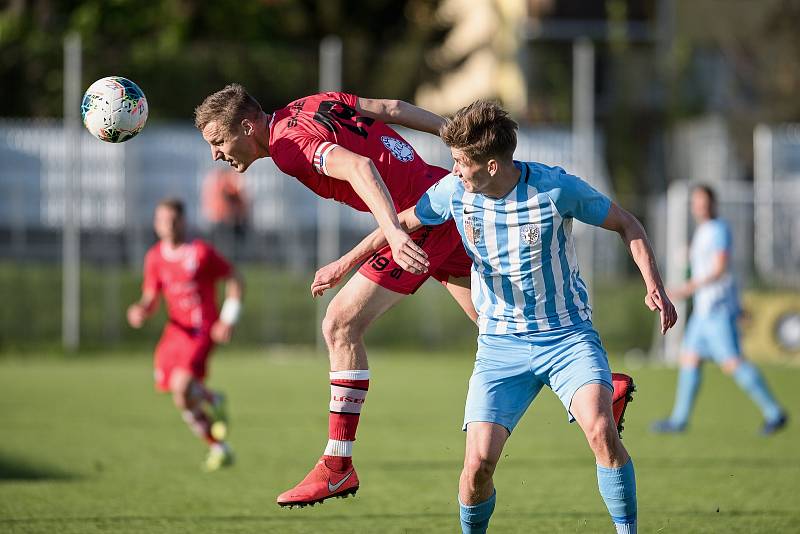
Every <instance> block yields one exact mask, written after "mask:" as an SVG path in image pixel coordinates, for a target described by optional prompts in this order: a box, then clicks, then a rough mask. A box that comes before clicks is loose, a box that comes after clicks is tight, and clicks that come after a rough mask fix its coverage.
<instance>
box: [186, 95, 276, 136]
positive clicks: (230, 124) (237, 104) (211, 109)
mask: <svg viewBox="0 0 800 534" xmlns="http://www.w3.org/2000/svg"><path fill="white" fill-rule="evenodd" d="M261 113H263V111H262V110H261V105H260V104H259V103H258V101H257V100H256V99H255V98H253V97H252V96H250V94H249V93H248V92H247V90H246V89H245V88H244V87H243V86H241V85H240V84H238V83H232V84H229V85H226V86H225V87H223V88H222V89H220V90H219V91H217V92H216V93H212V94H210V95H208V96H207V97H206V99H205V100H203V103H202V104H200V105H199V106H197V107H196V108H195V109H194V125H195V126H197V129H198V130H200V131H203V129H204V128H205V127H206V126H207V125H208V123H209V122H211V121H216V122H217V123H219V125H220V126H221V127H222V128H223V129H224V130H226V131H228V132H230V131H233V128H234V125H236V124H238V123H240V122H241V121H242V119H251V120H256V119H257V118H258V117H259V116H260V115H261Z"/></svg>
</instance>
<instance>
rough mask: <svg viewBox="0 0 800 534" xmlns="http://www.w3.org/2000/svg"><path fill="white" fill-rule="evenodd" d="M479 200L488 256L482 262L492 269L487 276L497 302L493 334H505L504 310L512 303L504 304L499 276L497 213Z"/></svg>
mask: <svg viewBox="0 0 800 534" xmlns="http://www.w3.org/2000/svg"><path fill="white" fill-rule="evenodd" d="M481 200H482V201H483V204H484V206H483V207H484V210H483V213H482V214H483V221H484V223H483V234H484V238H483V242H484V246H485V248H486V252H487V254H488V257H486V258H484V261H486V262H487V263H488V264H489V265H490V266H491V267H492V271H491V273H488V274H490V278H491V283H492V292H493V293H494V296H495V299H496V300H497V304H495V305H494V313H492V317H494V318H495V331H494V332H493V333H494V334H505V333H506V332H508V321H506V320H505V319H504V317H505V313H506V308H508V306H509V304H511V305H513V303H508V302H506V300H505V294H504V292H503V277H502V276H501V275H500V273H502V272H503V266H502V264H501V263H500V253H499V244H500V242H499V241H498V235H497V226H496V225H495V221H496V219H497V213H496V212H495V211H494V210H493V209H485V207H486V206H485V204H486V203H487V202H489V201H488V200H487V199H486V198H485V197H484V198H482V199H481ZM500 237H502V236H500Z"/></svg>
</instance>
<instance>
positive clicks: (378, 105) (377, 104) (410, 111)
mask: <svg viewBox="0 0 800 534" xmlns="http://www.w3.org/2000/svg"><path fill="white" fill-rule="evenodd" d="M358 111H359V113H361V114H362V115H365V116H367V117H371V118H373V119H376V120H379V121H381V122H384V123H386V124H399V125H400V126H405V127H406V128H411V129H412V130H419V131H420V132H427V133H430V134H433V135H439V129H440V128H441V127H442V125H443V124H444V118H443V117H440V116H439V115H437V114H436V113H432V112H430V111H428V110H426V109H422V108H421V107H417V106H415V105H413V104H409V103H408V102H404V101H402V100H386V99H381V98H359V99H358Z"/></svg>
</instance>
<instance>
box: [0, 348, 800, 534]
mask: <svg viewBox="0 0 800 534" xmlns="http://www.w3.org/2000/svg"><path fill="white" fill-rule="evenodd" d="M471 360H472V355H471V354H470V353H467V352H465V353H463V354H459V355H453V354H450V355H439V354H426V355H424V356H422V355H415V354H402V353H396V352H395V353H386V352H384V353H375V354H373V357H372V367H373V380H372V389H371V391H370V394H369V398H368V402H367V404H366V406H365V412H364V416H363V417H362V425H361V429H360V431H359V439H358V442H357V443H356V460H357V461H356V466H357V468H358V472H359V476H360V478H361V482H362V488H361V489H360V491H359V493H358V495H357V497H356V498H355V499H347V500H335V501H333V502H328V503H325V504H324V505H323V506H316V507H314V508H306V509H294V510H283V509H280V508H279V507H278V506H277V505H276V504H275V497H276V495H277V494H278V493H280V492H281V491H283V490H285V489H287V488H288V487H289V486H291V485H293V484H294V483H296V482H297V481H298V480H299V479H300V478H301V477H302V476H304V475H305V473H306V471H307V470H308V469H309V468H310V467H311V466H312V465H313V463H314V462H315V460H316V459H317V457H318V456H319V454H320V453H321V451H322V448H323V446H324V442H325V438H326V434H325V432H326V428H327V422H326V421H327V407H326V406H327V399H328V389H327V380H326V371H327V365H326V362H325V361H324V360H323V359H322V358H315V357H312V356H310V355H308V354H297V353H291V352H270V353H234V352H232V351H221V352H220V353H219V354H217V357H216V360H215V362H214V368H213V373H212V377H213V380H212V385H215V386H218V387H220V388H223V389H225V390H226V391H227V392H228V395H229V398H230V401H231V411H232V416H233V424H234V426H233V428H232V443H233V445H234V447H235V449H236V452H237V454H238V463H237V465H235V466H234V467H233V468H231V469H230V470H227V471H224V472H220V473H214V474H210V475H208V474H203V473H202V472H200V470H199V464H200V461H201V459H202V456H203V454H204V448H203V446H202V445H201V444H200V443H199V442H198V441H196V439H195V438H194V437H193V436H192V435H191V434H190V433H189V431H188V430H187V429H186V428H185V427H184V425H183V423H182V422H181V420H180V417H179V415H178V414H177V413H176V412H175V410H174V409H173V408H172V407H171V405H170V401H169V399H168V398H166V397H165V396H161V395H157V394H156V393H154V392H153V390H152V386H151V378H150V375H151V368H150V355H149V354H147V353H140V354H135V355H130V356H125V357H122V356H118V357H107V358H102V359H101V358H78V359H75V360H65V359H48V358H34V359H30V358H28V359H22V358H15V357H9V358H5V359H3V360H0V392H2V395H0V418H1V419H0V420H1V421H2V428H3V432H2V439H0V531H1V532H47V533H50V532H59V533H81V534H85V533H92V532H114V533H123V532H165V533H177V532H187V533H188V532H192V533H195V532H220V533H227V532H279V533H295V532H298V533H299V532H321V531H326V532H333V531H336V532H359V533H360V532H365V533H376V532H379V533H382V534H383V533H386V534H388V533H401V532H419V533H431V532H456V531H457V508H456V500H455V497H456V485H457V479H458V474H459V471H460V464H461V457H462V454H463V445H464V444H463V441H464V436H463V434H462V433H461V432H460V430H459V425H460V422H461V416H462V410H463V402H464V394H465V389H466V381H467V378H468V376H469V373H470V370H471ZM765 371H766V374H767V377H768V380H769V382H770V383H771V385H772V386H773V388H774V390H775V391H776V392H777V394H778V395H779V397H780V398H781V399H782V401H783V402H784V403H785V404H786V405H787V406H789V407H795V409H796V407H797V406H800V390H798V388H797V387H796V384H797V383H798V381H799V380H800V370H798V369H786V368H777V367H774V368H766V369H765ZM633 374H634V375H635V377H636V380H637V383H638V385H639V392H638V394H637V396H636V401H635V403H634V404H633V405H632V406H631V408H630V410H629V412H628V416H627V419H628V420H627V424H626V431H625V444H626V445H627V447H628V448H629V450H630V451H631V453H632V455H633V457H634V461H635V464H636V469H637V478H638V489H639V493H638V497H639V515H640V531H641V532H676V533H678V532H681V533H682V532H726V533H728V532H742V533H744V532H747V533H752V532H770V533H772V532H790V531H796V529H797V525H798V524H800V509H798V506H797V502H798V501H797V498H798V497H797V496H798V493H800V449H799V448H798V447H797V443H798V441H800V426H798V425H790V427H789V428H788V429H787V430H786V431H785V432H783V433H782V434H780V435H777V436H775V437H773V438H771V439H764V438H760V437H757V436H756V430H757V428H758V425H759V424H760V417H759V415H758V413H757V412H756V410H755V408H754V407H753V406H752V405H751V404H750V402H749V400H748V399H747V398H746V397H745V396H744V395H743V394H742V393H741V392H740V391H738V389H737V388H736V386H735V385H734V384H733V383H732V382H731V381H730V380H729V379H727V378H726V377H724V376H722V375H721V374H720V373H719V372H718V371H716V370H714V369H708V370H707V372H706V382H705V383H704V385H703V390H702V392H701V394H700V398H699V405H698V409H697V413H696V417H695V419H694V421H693V425H692V428H691V431H690V432H689V433H688V434H686V435H685V436H669V437H659V436H655V435H652V434H650V433H648V432H647V430H646V428H647V425H648V424H649V422H650V421H651V420H652V419H654V418H656V417H659V416H661V415H663V414H665V413H666V412H667V411H668V409H669V406H670V405H671V401H672V394H673V387H674V379H675V374H674V371H672V370H669V369H649V368H648V369H636V370H634V371H633ZM496 483H497V486H498V504H497V510H496V512H495V516H494V518H493V520H492V531H493V532H586V533H594V532H612V531H613V528H612V527H611V524H610V520H609V519H608V517H607V513H606V511H605V507H604V505H603V503H602V500H601V498H600V496H599V494H598V492H597V483H596V479H595V470H594V462H593V459H592V457H591V455H590V453H589V451H588V448H587V446H586V444H585V442H584V440H583V438H582V435H581V434H580V431H579V429H578V428H577V427H575V425H568V424H567V423H566V420H565V416H564V413H563V409H562V408H561V407H560V404H559V403H558V402H557V400H556V399H555V396H554V395H553V394H552V393H551V392H549V391H547V390H545V391H543V392H542V394H541V395H540V397H539V399H537V401H536V402H535V404H534V406H533V407H532V409H531V410H530V411H529V412H528V414H527V415H526V416H525V418H524V419H523V421H522V422H521V424H520V426H519V427H518V429H517V431H516V432H515V434H514V436H513V437H512V438H511V440H510V441H509V443H508V446H507V448H506V451H505V455H504V458H503V460H502V462H501V463H500V466H499V468H498V472H497V475H496Z"/></svg>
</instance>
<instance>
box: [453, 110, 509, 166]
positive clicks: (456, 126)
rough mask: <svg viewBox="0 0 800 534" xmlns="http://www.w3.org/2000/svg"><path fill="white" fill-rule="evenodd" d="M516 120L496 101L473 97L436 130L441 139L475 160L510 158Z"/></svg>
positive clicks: (485, 160)
mask: <svg viewBox="0 0 800 534" xmlns="http://www.w3.org/2000/svg"><path fill="white" fill-rule="evenodd" d="M518 127H519V126H518V125H517V123H516V122H515V121H514V119H512V118H511V117H509V116H508V112H507V111H506V110H504V109H503V108H502V107H500V105H499V104H498V103H496V102H489V101H486V100H477V101H475V102H473V103H472V104H470V105H469V106H467V107H464V108H461V109H459V110H458V111H456V114H455V115H453V117H452V118H450V119H446V121H445V123H444V124H443V125H442V127H441V129H440V130H439V135H440V136H441V138H442V141H444V142H445V144H446V145H447V146H449V147H451V148H457V149H458V150H461V151H462V152H463V153H464V155H466V156H467V157H468V158H469V159H471V160H472V161H475V162H480V163H485V162H487V161H489V160H490V159H496V158H503V159H505V158H511V157H513V155H514V149H515V148H517V128H518Z"/></svg>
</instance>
